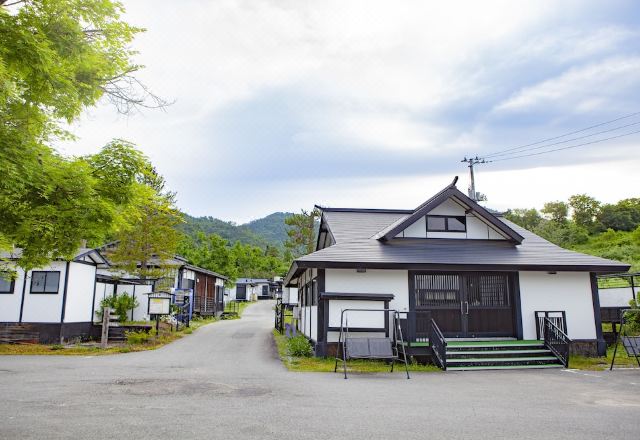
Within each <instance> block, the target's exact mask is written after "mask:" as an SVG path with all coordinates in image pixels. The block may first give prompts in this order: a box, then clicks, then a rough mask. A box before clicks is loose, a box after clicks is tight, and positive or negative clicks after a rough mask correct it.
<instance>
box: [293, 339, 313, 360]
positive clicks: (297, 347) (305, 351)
mask: <svg viewBox="0 0 640 440" xmlns="http://www.w3.org/2000/svg"><path fill="white" fill-rule="evenodd" d="M287 352H288V353H289V356H295V357H309V356H311V355H312V354H313V349H312V348H311V343H309V341H308V340H307V338H305V337H304V336H302V335H298V336H294V337H293V338H290V339H289V340H287Z"/></svg>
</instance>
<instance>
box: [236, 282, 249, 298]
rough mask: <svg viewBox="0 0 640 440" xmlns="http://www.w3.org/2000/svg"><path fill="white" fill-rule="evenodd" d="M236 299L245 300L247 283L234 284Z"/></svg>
mask: <svg viewBox="0 0 640 440" xmlns="http://www.w3.org/2000/svg"><path fill="white" fill-rule="evenodd" d="M236 299H237V300H246V299H247V285H246V284H238V285H237V286H236Z"/></svg>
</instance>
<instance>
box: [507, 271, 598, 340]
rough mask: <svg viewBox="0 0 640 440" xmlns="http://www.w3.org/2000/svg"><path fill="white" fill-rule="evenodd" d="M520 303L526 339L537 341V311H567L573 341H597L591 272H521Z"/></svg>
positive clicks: (568, 328)
mask: <svg viewBox="0 0 640 440" xmlns="http://www.w3.org/2000/svg"><path fill="white" fill-rule="evenodd" d="M520 301H521V305H522V327H523V336H524V339H535V337H536V323H535V318H534V312H535V311H555V310H558V311H560V310H564V311H565V312H566V316H567V333H568V335H569V338H571V339H596V326H595V318H594V313H593V300H592V298H591V280H590V278H589V273H587V272H558V273H557V274H548V273H546V272H520Z"/></svg>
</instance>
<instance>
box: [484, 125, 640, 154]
mask: <svg viewBox="0 0 640 440" xmlns="http://www.w3.org/2000/svg"><path fill="white" fill-rule="evenodd" d="M638 124H640V121H637V122H633V123H631V124H626V125H620V126H619V127H614V128H610V129H608V130H602V131H597V132H595V133H591V134H587V135H584V136H579V137H576V138H572V139H566V140H564V141H558V142H554V143H552V144H545V145H541V146H539V147H535V148H527V149H526V150H522V151H514V152H511V153H506V152H504V153H496V154H494V155H492V156H485V158H487V157H498V156H510V155H512V154H520V153H524V152H525V151H534V150H540V149H542V148H548V147H553V146H554V145H560V144H566V143H567V142H573V141H578V140H580V139H586V138H589V137H592V136H596V135H599V134H603V133H610V132H612V131H616V130H620V129H621V128H627V127H631V126H634V125H638Z"/></svg>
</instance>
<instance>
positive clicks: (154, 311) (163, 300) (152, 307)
mask: <svg viewBox="0 0 640 440" xmlns="http://www.w3.org/2000/svg"><path fill="white" fill-rule="evenodd" d="M148 295H149V305H148V310H149V316H150V317H151V319H155V320H156V337H158V334H159V333H160V317H161V316H164V315H169V314H170V313H171V296H172V295H171V294H170V293H166V292H151V293H149V294H148Z"/></svg>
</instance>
